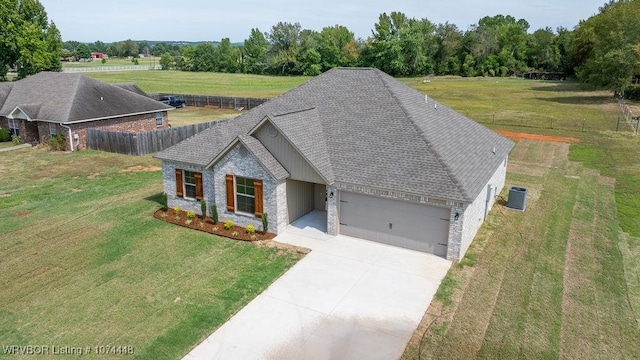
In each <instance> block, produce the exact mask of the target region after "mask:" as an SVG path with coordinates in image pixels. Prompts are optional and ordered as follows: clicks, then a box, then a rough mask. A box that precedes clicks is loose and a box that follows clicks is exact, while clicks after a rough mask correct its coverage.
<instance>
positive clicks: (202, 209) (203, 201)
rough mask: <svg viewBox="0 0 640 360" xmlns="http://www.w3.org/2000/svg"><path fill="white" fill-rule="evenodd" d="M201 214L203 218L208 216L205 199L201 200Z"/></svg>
mask: <svg viewBox="0 0 640 360" xmlns="http://www.w3.org/2000/svg"><path fill="white" fill-rule="evenodd" d="M200 215H202V218H203V219H204V218H206V217H207V202H206V201H205V200H204V199H202V200H200Z"/></svg>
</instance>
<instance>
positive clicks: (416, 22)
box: [156, 12, 577, 76]
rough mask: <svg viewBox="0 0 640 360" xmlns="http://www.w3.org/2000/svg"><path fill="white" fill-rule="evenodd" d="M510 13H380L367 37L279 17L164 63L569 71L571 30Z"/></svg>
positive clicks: (252, 68) (296, 70) (251, 68)
mask: <svg viewBox="0 0 640 360" xmlns="http://www.w3.org/2000/svg"><path fill="white" fill-rule="evenodd" d="M529 27H530V26H529V23H528V22H527V21H526V20H524V19H516V18H514V17H512V16H504V15H497V16H493V17H488V16H487V17H484V18H482V19H480V20H479V21H478V24H475V25H473V26H471V27H470V28H469V29H467V30H465V31H463V30H461V29H459V28H458V27H457V26H456V25H454V24H450V23H444V24H435V23H433V22H431V21H429V20H428V19H426V18H423V19H416V18H410V17H408V16H406V15H405V14H403V13H401V12H392V13H390V14H386V13H383V14H381V15H380V17H379V19H378V22H377V23H376V24H374V29H373V30H372V34H371V36H370V37H368V38H367V39H356V38H355V36H354V34H353V32H351V31H349V29H348V28H347V27H345V26H342V25H334V26H328V27H325V28H323V29H322V30H321V31H314V30H309V29H303V28H302V27H301V25H300V24H299V23H289V22H279V23H277V24H276V25H273V26H272V27H271V29H270V31H268V32H262V31H260V30H259V29H252V30H251V34H250V36H249V38H247V39H246V40H245V41H244V43H243V45H242V46H232V44H231V43H230V40H229V39H228V38H224V39H222V40H221V41H220V43H219V45H217V46H214V45H213V44H211V43H205V44H200V45H197V46H185V47H179V48H174V49H171V50H169V51H166V52H164V53H162V55H161V61H160V64H161V66H162V68H163V69H175V70H183V71H216V72H240V73H251V74H269V75H309V76H313V75H317V74H320V73H321V72H323V71H326V70H328V69H331V68H333V67H336V66H346V67H349V66H368V67H376V68H378V69H380V70H382V71H384V72H386V73H388V74H390V75H393V76H420V75H460V76H511V75H515V74H518V73H522V72H527V71H532V70H534V71H545V72H564V73H566V74H567V75H573V74H574V71H573V69H574V67H575V66H576V65H577V64H575V63H574V62H573V59H574V57H573V53H572V43H573V32H572V31H569V30H568V29H565V28H562V27H561V28H558V29H556V30H553V29H551V28H544V29H539V30H536V31H535V32H533V33H529V32H528V31H529ZM156 53H157V52H156Z"/></svg>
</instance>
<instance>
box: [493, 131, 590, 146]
mask: <svg viewBox="0 0 640 360" xmlns="http://www.w3.org/2000/svg"><path fill="white" fill-rule="evenodd" d="M496 132H497V133H498V134H500V135H502V136H504V137H507V138H509V139H511V140H516V141H517V140H538V141H548V142H559V143H568V144H576V143H579V142H580V139H576V138H570V137H562V136H549V135H538V134H527V133H516V132H511V131H505V130H496Z"/></svg>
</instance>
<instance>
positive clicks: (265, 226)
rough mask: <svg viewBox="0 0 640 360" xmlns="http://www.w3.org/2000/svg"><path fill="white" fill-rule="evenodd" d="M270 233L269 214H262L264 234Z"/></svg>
mask: <svg viewBox="0 0 640 360" xmlns="http://www.w3.org/2000/svg"><path fill="white" fill-rule="evenodd" d="M267 231H269V219H268V218H267V213H264V214H262V232H263V233H266V232H267Z"/></svg>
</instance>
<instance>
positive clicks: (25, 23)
mask: <svg viewBox="0 0 640 360" xmlns="http://www.w3.org/2000/svg"><path fill="white" fill-rule="evenodd" d="M61 55H62V39H61V37H60V31H58V28H57V27H56V26H55V24H54V23H53V22H49V21H48V19H47V13H46V11H45V10H44V7H43V6H42V4H40V2H39V1H38V0H0V79H2V80H6V75H7V72H8V71H9V69H10V68H16V70H17V72H18V77H19V78H24V77H26V76H29V75H31V74H35V73H37V72H39V71H44V70H46V71H60V70H61V69H62V65H61V64H60V56H61Z"/></svg>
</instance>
